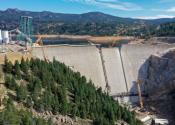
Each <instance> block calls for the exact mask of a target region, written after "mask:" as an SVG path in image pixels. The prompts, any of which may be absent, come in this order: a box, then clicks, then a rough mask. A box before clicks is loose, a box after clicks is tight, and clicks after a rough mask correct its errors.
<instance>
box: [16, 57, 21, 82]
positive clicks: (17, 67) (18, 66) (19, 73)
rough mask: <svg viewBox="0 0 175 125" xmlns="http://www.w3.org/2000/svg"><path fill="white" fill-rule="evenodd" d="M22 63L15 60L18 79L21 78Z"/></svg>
mask: <svg viewBox="0 0 175 125" xmlns="http://www.w3.org/2000/svg"><path fill="white" fill-rule="evenodd" d="M20 70H21V69H20V65H19V62H18V60H16V61H15V65H14V74H15V76H16V78H17V79H19V80H20V79H21V72H20Z"/></svg>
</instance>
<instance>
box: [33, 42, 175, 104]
mask: <svg viewBox="0 0 175 125" xmlns="http://www.w3.org/2000/svg"><path fill="white" fill-rule="evenodd" d="M173 47H174V46H173V45H168V44H160V45H159V44H158V45H151V44H125V45H122V46H121V47H111V48H106V47H101V48H99V46H95V45H50V46H43V47H34V48H33V51H32V54H33V56H34V57H37V58H40V59H44V55H43V51H44V54H45V56H46V57H47V58H48V59H49V60H50V61H52V60H53V58H54V57H55V59H56V60H58V61H60V62H63V63H65V64H66V65H67V66H69V67H70V68H71V69H73V70H74V71H79V72H80V73H81V74H82V75H84V76H86V78H87V79H88V80H92V81H93V83H94V85H95V86H96V87H101V88H102V89H103V90H104V91H105V90H106V86H107V85H108V86H109V92H110V95H111V96H116V95H120V94H121V93H125V94H126V93H133V94H135V93H138V89H137V85H136V82H137V80H138V79H144V77H145V76H146V70H145V68H146V63H147V62H146V60H147V59H148V58H149V57H150V56H151V55H152V54H159V53H160V52H163V51H166V50H167V49H169V48H173ZM145 88H146V85H145V84H144V83H142V84H141V91H142V92H145V91H146V89H145ZM136 101H138V97H137V96H133V97H126V98H125V99H124V102H126V103H127V102H136Z"/></svg>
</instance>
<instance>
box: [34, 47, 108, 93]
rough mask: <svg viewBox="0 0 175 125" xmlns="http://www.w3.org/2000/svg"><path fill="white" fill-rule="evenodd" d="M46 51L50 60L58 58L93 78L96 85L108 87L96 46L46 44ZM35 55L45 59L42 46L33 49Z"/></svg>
mask: <svg viewBox="0 0 175 125" xmlns="http://www.w3.org/2000/svg"><path fill="white" fill-rule="evenodd" d="M43 49H44V53H45V55H46V57H48V59H49V60H51V61H52V60H53V58H54V57H55V59H56V60H58V61H60V62H63V63H65V64H66V65H67V66H69V67H71V68H72V69H73V70H74V71H79V72H80V73H81V74H82V75H85V76H86V77H87V78H88V79H89V80H90V79H91V80H92V81H93V82H94V84H95V86H97V87H102V88H103V90H104V89H105V87H106V83H105V79H104V74H103V68H102V62H101V58H100V53H99V50H98V48H96V46H64V45H59V46H58V45H57V46H45V47H44V48H43ZM32 53H33V55H34V56H35V57H38V58H40V59H43V57H44V56H43V52H42V48H41V47H34V48H33V51H32Z"/></svg>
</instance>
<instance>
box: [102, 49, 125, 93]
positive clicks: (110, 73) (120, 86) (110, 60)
mask: <svg viewBox="0 0 175 125" xmlns="http://www.w3.org/2000/svg"><path fill="white" fill-rule="evenodd" d="M102 55H103V59H104V65H105V69H106V74H107V79H108V84H109V86H110V95H115V94H117V93H122V92H127V90H126V83H125V78H124V74H123V68H122V63H121V58H120V53H119V49H118V48H102Z"/></svg>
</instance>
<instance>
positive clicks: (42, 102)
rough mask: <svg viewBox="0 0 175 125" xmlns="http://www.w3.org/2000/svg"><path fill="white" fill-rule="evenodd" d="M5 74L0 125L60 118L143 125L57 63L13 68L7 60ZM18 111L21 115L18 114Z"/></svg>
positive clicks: (31, 62) (49, 123)
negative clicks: (5, 91) (4, 93)
mask: <svg viewBox="0 0 175 125" xmlns="http://www.w3.org/2000/svg"><path fill="white" fill-rule="evenodd" d="M4 72H5V76H6V77H5V86H6V88H7V96H8V98H9V99H8V100H7V101H6V100H4V102H3V105H5V107H6V108H5V109H4V111H3V112H0V116H1V118H3V119H0V123H8V124H13V125H15V124H17V125H18V124H19V121H22V122H24V121H26V122H28V123H31V122H32V121H33V120H34V122H36V123H37V122H40V123H41V124H42V123H43V124H45V125H52V124H56V123H58V119H59V118H58V117H59V115H62V116H66V118H70V120H69V121H71V122H72V121H73V120H71V119H74V118H76V117H79V118H81V119H90V120H92V121H93V124H94V125H114V124H115V123H116V122H117V121H119V120H120V121H125V122H127V123H128V124H130V125H142V123H140V121H138V120H136V118H135V115H134V113H131V112H129V111H128V110H127V108H124V107H121V106H120V105H119V104H118V102H116V101H114V100H113V99H112V97H110V96H108V94H106V93H104V92H102V89H101V88H95V87H94V85H93V83H92V82H91V81H87V80H86V78H85V77H84V76H81V75H80V73H79V72H73V71H72V70H71V69H70V68H69V67H67V66H65V65H64V64H62V63H60V62H57V61H56V60H53V62H49V63H47V62H45V61H41V60H39V59H31V60H26V61H25V60H24V59H22V61H21V63H19V62H18V61H16V62H15V64H14V65H12V63H11V62H9V61H8V60H7V59H6V60H5V65H4ZM14 104H15V105H14ZM9 106H10V108H9ZM16 108H17V109H16ZM20 110H24V112H22V113H21V114H19V111H20ZM13 111H15V113H14V114H13V113H12V112H13ZM27 112H32V113H31V114H29V113H27ZM33 112H34V113H33ZM36 114H39V115H36ZM32 115H33V116H32ZM34 117H37V119H36V118H34ZM38 118H39V119H38ZM57 118H58V119H57ZM43 119H44V121H43ZM38 120H39V121H38ZM71 122H70V123H71ZM24 123H25V122H24ZM37 125H40V124H39V123H38V124H37Z"/></svg>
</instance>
